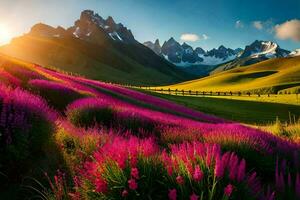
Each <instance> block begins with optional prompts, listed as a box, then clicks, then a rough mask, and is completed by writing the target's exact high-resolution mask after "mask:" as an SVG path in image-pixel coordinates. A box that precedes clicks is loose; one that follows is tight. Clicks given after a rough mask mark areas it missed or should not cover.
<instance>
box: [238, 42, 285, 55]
mask: <svg viewBox="0 0 300 200" xmlns="http://www.w3.org/2000/svg"><path fill="white" fill-rule="evenodd" d="M288 54H289V51H287V50H284V49H281V48H280V47H279V45H278V44H276V43H275V42H272V41H259V40H255V41H254V42H253V43H252V44H250V45H247V46H246V47H245V50H244V52H243V53H242V54H241V55H240V58H246V57H252V58H259V57H266V58H276V57H285V56H287V55H288Z"/></svg>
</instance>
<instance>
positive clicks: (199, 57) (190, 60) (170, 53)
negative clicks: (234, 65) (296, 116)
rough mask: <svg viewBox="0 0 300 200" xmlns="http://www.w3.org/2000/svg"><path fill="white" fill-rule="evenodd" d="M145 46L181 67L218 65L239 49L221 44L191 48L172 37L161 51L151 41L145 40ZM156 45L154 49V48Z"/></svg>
mask: <svg viewBox="0 0 300 200" xmlns="http://www.w3.org/2000/svg"><path fill="white" fill-rule="evenodd" d="M144 45H145V46H147V47H149V48H150V49H152V50H153V51H154V52H155V53H157V52H159V53H157V54H158V55H160V56H163V57H164V58H165V59H167V60H168V61H170V62H172V63H173V64H175V65H177V66H181V67H186V66H191V65H218V64H221V63H224V62H227V61H229V60H232V59H234V58H235V57H236V56H237V55H238V53H239V52H240V51H235V50H233V49H230V48H226V47H225V46H223V45H221V46H220V47H218V48H217V49H212V50H210V51H205V50H203V49H202V48H201V47H197V48H195V49H194V48H193V47H191V46H190V45H188V44H187V43H185V42H184V43H183V44H182V45H180V43H179V42H177V41H176V40H175V39H174V38H173V37H171V38H170V39H169V40H167V41H165V42H164V43H163V45H162V47H161V51H158V50H157V48H158V47H157V46H156V45H154V44H153V42H149V41H148V42H145V43H144ZM154 47H156V50H154Z"/></svg>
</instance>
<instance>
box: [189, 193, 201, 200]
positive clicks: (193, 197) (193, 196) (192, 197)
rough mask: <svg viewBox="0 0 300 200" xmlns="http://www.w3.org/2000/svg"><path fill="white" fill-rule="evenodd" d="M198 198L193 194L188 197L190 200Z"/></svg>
mask: <svg viewBox="0 0 300 200" xmlns="http://www.w3.org/2000/svg"><path fill="white" fill-rule="evenodd" d="M198 198H199V196H197V195H196V194H195V193H193V194H192V195H191V196H190V200H198Z"/></svg>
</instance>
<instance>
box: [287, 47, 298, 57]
mask: <svg viewBox="0 0 300 200" xmlns="http://www.w3.org/2000/svg"><path fill="white" fill-rule="evenodd" d="M295 56H300V49H295V50H294V51H292V52H291V53H290V54H289V57H295Z"/></svg>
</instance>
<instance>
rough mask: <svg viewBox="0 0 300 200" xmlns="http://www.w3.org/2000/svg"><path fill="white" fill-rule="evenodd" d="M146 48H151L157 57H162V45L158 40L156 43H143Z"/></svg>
mask: <svg viewBox="0 0 300 200" xmlns="http://www.w3.org/2000/svg"><path fill="white" fill-rule="evenodd" d="M143 44H144V45H145V46H146V47H148V48H150V49H151V50H153V51H154V53H156V54H157V55H159V56H160V55H161V46H160V43H159V40H158V39H156V40H155V42H154V43H153V42H151V41H148V42H144V43H143Z"/></svg>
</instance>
